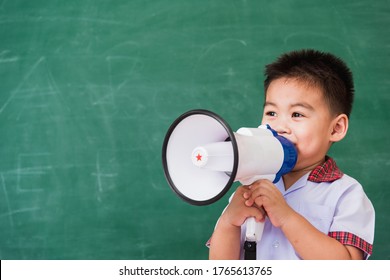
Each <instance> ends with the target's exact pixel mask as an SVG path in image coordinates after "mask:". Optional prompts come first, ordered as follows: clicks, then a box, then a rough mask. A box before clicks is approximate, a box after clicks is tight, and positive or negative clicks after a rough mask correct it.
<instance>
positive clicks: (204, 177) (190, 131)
mask: <svg viewBox="0 0 390 280" xmlns="http://www.w3.org/2000/svg"><path fill="white" fill-rule="evenodd" d="M162 158H163V167H164V173H165V176H166V178H167V181H168V183H169V185H170V187H171V188H172V190H173V191H174V192H175V193H176V194H177V195H178V196H179V197H181V198H182V199H183V200H185V201H186V202H188V203H191V204H194V205H207V204H211V203H213V202H215V201H217V200H218V199H220V198H221V197H222V196H223V195H224V194H225V193H226V192H227V191H228V190H229V189H230V187H231V185H232V184H233V182H235V181H240V182H241V183H242V184H244V185H249V184H251V183H253V182H254V181H256V180H259V179H269V180H271V181H273V182H276V181H278V180H279V179H280V177H281V176H282V175H283V174H285V173H288V172H290V171H291V170H292V169H293V167H294V165H295V163H296V160H297V152H296V150H295V147H294V145H293V144H292V143H291V142H290V141H288V140H287V139H286V138H284V137H282V136H279V135H277V133H276V132H275V131H273V130H272V129H271V128H270V127H269V126H260V127H259V128H240V129H239V130H238V131H237V132H236V133H234V132H233V131H232V129H231V128H230V126H229V125H228V124H227V123H226V122H225V121H224V120H223V119H222V118H221V117H220V116H218V115H217V114H215V113H213V112H210V111H207V110H191V111H188V112H186V113H184V114H183V115H181V116H180V117H179V118H177V119H176V120H175V121H174V122H173V124H172V125H171V126H170V128H169V130H168V132H167V134H166V136H165V139H164V144H163V155H162Z"/></svg>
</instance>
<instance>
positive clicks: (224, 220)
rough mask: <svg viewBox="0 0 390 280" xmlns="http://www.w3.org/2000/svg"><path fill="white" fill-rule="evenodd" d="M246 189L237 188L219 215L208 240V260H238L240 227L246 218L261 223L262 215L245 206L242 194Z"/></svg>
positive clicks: (257, 210)
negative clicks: (251, 218) (253, 218)
mask: <svg viewBox="0 0 390 280" xmlns="http://www.w3.org/2000/svg"><path fill="white" fill-rule="evenodd" d="M246 191H248V187H245V186H241V187H239V188H238V189H237V190H236V192H235V193H234V195H233V198H232V200H231V202H230V203H229V205H228V206H227V207H226V209H225V211H224V212H223V214H222V215H221V217H220V219H219V221H218V223H217V226H216V228H215V230H214V233H213V235H212V237H211V240H210V252H209V258H210V259H223V260H226V259H236V260H237V259H239V258H240V243H241V242H240V241H241V225H242V224H243V223H244V222H245V220H246V219H247V218H248V217H255V219H256V220H257V221H263V220H264V215H263V213H262V212H261V211H260V210H259V209H258V208H256V207H248V206H246V205H245V199H244V195H243V194H244V193H245V192H246Z"/></svg>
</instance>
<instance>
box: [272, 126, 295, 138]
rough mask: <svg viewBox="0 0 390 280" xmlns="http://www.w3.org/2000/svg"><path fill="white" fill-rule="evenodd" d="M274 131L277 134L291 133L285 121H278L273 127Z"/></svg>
mask: <svg viewBox="0 0 390 280" xmlns="http://www.w3.org/2000/svg"><path fill="white" fill-rule="evenodd" d="M274 129H275V131H276V132H277V133H278V134H279V135H282V136H283V135H286V134H290V133H291V129H290V127H289V126H288V125H287V124H286V123H278V124H277V125H276V126H275V127H274Z"/></svg>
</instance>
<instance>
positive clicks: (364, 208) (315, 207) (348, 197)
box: [241, 157, 375, 260]
mask: <svg viewBox="0 0 390 280" xmlns="http://www.w3.org/2000/svg"><path fill="white" fill-rule="evenodd" d="M275 185H276V187H277V188H278V189H279V191H280V192H281V193H282V194H283V196H284V198H285V200H286V202H287V203H288V205H289V206H290V207H291V208H293V209H294V210H295V211H296V212H298V213H299V214H300V215H302V216H303V217H305V218H306V219H307V220H308V221H309V222H310V223H311V224H312V225H313V226H314V227H316V228H317V229H318V230H320V231H321V232H323V233H325V234H327V235H328V236H330V237H333V238H335V239H337V240H338V241H339V242H341V243H342V244H345V245H351V246H355V247H357V248H359V249H360V250H362V251H363V252H364V257H365V258H366V259H367V258H368V257H369V256H370V255H371V254H372V244H373V241H374V227H375V211H374V208H373V206H372V204H371V202H370V200H369V199H368V197H367V195H366V194H365V192H364V190H363V188H362V186H361V185H360V184H359V183H358V182H357V181H356V180H355V179H353V178H352V177H350V176H348V175H346V174H343V173H342V172H341V171H340V170H339V169H338V167H337V165H336V163H335V162H334V161H333V159H332V158H329V157H327V160H326V162H325V163H324V164H323V165H321V166H318V167H317V168H315V169H314V170H313V171H312V172H310V174H309V173H308V174H306V175H304V176H303V177H301V178H300V179H299V180H298V181H297V182H296V183H295V184H294V185H292V186H291V187H290V188H289V189H288V190H285V188H284V183H283V180H282V179H281V180H279V181H278V182H277V183H276V184H275ZM245 230H246V229H245V224H244V225H243V226H242V227H241V248H242V249H241V259H243V258H244V249H243V245H244V242H245ZM256 254H257V259H265V260H273V259H282V260H287V259H301V258H300V256H299V255H298V254H297V253H296V252H295V250H294V248H293V246H292V245H291V243H290V242H289V241H288V239H287V238H286V237H285V235H284V234H283V232H282V231H281V230H280V228H276V227H274V226H273V225H272V224H271V222H270V220H269V219H268V218H267V219H266V221H265V226H264V232H263V236H262V238H261V240H260V241H259V242H258V243H257V250H256Z"/></svg>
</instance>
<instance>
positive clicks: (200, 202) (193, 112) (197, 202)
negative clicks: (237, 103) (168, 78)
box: [162, 109, 238, 206]
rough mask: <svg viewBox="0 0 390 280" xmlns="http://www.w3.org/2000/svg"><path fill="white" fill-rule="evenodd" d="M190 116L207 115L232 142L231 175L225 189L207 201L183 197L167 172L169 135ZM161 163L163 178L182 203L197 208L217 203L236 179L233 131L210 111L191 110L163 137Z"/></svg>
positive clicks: (236, 147) (236, 153)
mask: <svg viewBox="0 0 390 280" xmlns="http://www.w3.org/2000/svg"><path fill="white" fill-rule="evenodd" d="M192 115H207V116H209V117H212V118H214V119H215V120H217V121H218V122H219V123H220V124H221V125H222V126H223V127H224V128H225V129H226V132H227V133H228V135H229V138H228V139H229V141H231V142H232V145H233V158H234V163H233V170H232V172H231V174H229V175H230V179H229V181H228V182H227V184H226V185H225V187H224V188H223V189H222V191H221V192H220V193H219V194H218V195H216V196H215V197H213V198H211V199H207V200H193V199H191V198H189V197H187V196H185V195H184V194H182V193H181V192H180V191H179V189H178V188H177V187H176V186H175V184H174V182H173V180H172V178H171V176H170V175H169V170H168V163H167V154H166V152H167V146H168V142H169V138H170V137H171V134H172V132H173V131H174V130H175V128H176V126H177V125H178V124H179V123H180V122H181V121H183V120H184V119H185V118H188V117H190V116H192ZM162 161H163V167H164V174H165V178H166V179H167V181H168V184H169V186H170V187H171V189H172V190H173V191H174V192H175V193H176V194H177V195H178V196H179V197H180V198H181V199H183V200H184V201H186V202H188V203H190V204H192V205H197V206H203V205H209V204H212V203H214V202H216V201H218V200H219V199H220V198H221V197H223V196H224V195H225V194H226V193H227V192H228V191H229V189H230V187H231V186H232V184H233V182H234V179H235V178H236V174H237V169H238V146H237V142H236V138H235V136H234V133H233V130H232V129H231V128H230V126H229V125H228V124H227V123H226V122H225V120H224V119H222V118H221V117H220V116H219V115H217V114H215V113H213V112H211V111H208V110H204V109H196V110H191V111H188V112H186V113H184V114H182V115H181V116H180V117H178V118H177V119H176V120H175V121H174V122H173V123H172V125H171V126H170V127H169V129H168V132H167V134H166V135H165V139H164V144H163V149H162Z"/></svg>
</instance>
